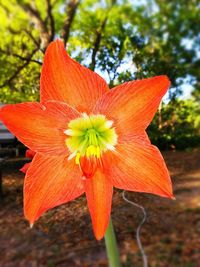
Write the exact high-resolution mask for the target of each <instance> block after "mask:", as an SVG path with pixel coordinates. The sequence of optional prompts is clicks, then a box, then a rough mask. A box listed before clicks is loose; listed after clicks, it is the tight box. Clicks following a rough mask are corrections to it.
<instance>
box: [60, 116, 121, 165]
mask: <svg viewBox="0 0 200 267" xmlns="http://www.w3.org/2000/svg"><path fill="white" fill-rule="evenodd" d="M112 125H113V122H112V121H110V120H107V119H106V117H105V116H104V115H100V114H99V115H90V116H89V115H87V114H85V113H83V114H82V117H80V118H77V119H74V120H71V121H70V122H69V124H68V129H67V130H66V131H65V132H64V133H65V134H66V135H67V138H66V145H67V147H68V149H69V150H70V152H71V155H70V156H69V159H71V158H73V157H75V162H76V164H80V160H81V158H85V159H86V160H87V159H91V158H92V159H93V160H95V162H96V160H97V159H100V157H101V155H102V154H103V153H104V152H105V151H107V150H114V149H115V148H114V147H115V145H116V144H117V134H116V132H115V129H114V128H113V127H112Z"/></svg>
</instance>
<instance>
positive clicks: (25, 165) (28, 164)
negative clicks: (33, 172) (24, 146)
mask: <svg viewBox="0 0 200 267" xmlns="http://www.w3.org/2000/svg"><path fill="white" fill-rule="evenodd" d="M30 165H31V163H30V162H29V163H25V164H24V166H23V167H22V168H21V169H20V171H21V172H23V173H26V172H27V171H28V168H29V167H30Z"/></svg>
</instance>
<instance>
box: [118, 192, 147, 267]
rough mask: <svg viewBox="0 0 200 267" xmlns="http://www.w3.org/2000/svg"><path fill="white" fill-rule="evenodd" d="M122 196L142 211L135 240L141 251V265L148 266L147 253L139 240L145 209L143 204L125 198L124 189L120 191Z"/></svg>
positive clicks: (144, 219) (144, 218)
mask: <svg viewBox="0 0 200 267" xmlns="http://www.w3.org/2000/svg"><path fill="white" fill-rule="evenodd" d="M122 197H123V199H124V200H125V201H126V202H127V203H129V204H131V205H133V206H135V207H137V208H139V209H141V211H142V213H143V219H142V220H141V222H140V224H139V225H138V227H137V230H136V240H137V244H138V247H139V250H140V253H141V255H142V259H143V266H144V267H148V260H147V255H146V254H145V251H144V248H143V246H142V242H141V240H140V230H141V228H142V225H143V224H144V223H145V221H146V218H147V213H146V211H145V209H144V207H143V206H140V205H138V204H137V203H135V202H133V201H130V200H129V199H127V198H126V196H125V191H123V192H122Z"/></svg>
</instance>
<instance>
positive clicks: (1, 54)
mask: <svg viewBox="0 0 200 267" xmlns="http://www.w3.org/2000/svg"><path fill="white" fill-rule="evenodd" d="M198 14H199V10H198V0H192V1H190V2H188V1H186V0H174V1H167V0H146V3H139V4H137V3H135V2H134V1H130V0H129V1H128V0H101V1H97V0H84V1H81V0H58V1H54V0H0V38H1V40H3V42H1V45H0V64H1V66H3V68H1V70H0V102H19V101H24V100H33V99H38V90H39V74H40V68H41V64H42V60H43V55H44V52H45V49H46V48H47V46H48V44H49V43H50V42H51V41H52V40H54V39H55V38H58V37H59V38H62V39H63V41H64V43H65V44H66V47H67V50H68V52H69V53H70V54H71V55H72V56H73V57H74V58H75V59H76V60H78V61H79V62H81V63H82V64H85V65H86V66H89V67H90V68H91V69H93V70H95V71H97V72H100V73H101V74H103V75H104V76H105V77H106V79H107V80H108V82H109V84H110V86H111V87H112V86H114V85H116V84H118V83H120V82H124V81H128V80H130V79H135V78H143V77H149V76H153V75H159V74H167V75H168V76H169V78H170V79H171V81H172V87H174V88H176V90H175V91H174V90H172V91H171V94H170V98H173V97H174V96H176V95H177V94H178V93H179V92H180V85H181V84H182V83H183V82H184V79H185V78H188V79H189V80H191V81H193V84H194V86H195V84H197V81H198V80H199V75H200V74H199V72H198V67H199V65H200V60H199V57H198V49H199V46H200V45H199V37H198V36H199V35H198V34H199V29H198V25H199V23H200V21H199V20H200V18H199V16H198ZM174 92H175V94H174Z"/></svg>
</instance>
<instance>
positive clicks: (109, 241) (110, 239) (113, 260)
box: [104, 218, 121, 267]
mask: <svg viewBox="0 0 200 267" xmlns="http://www.w3.org/2000/svg"><path fill="white" fill-rule="evenodd" d="M104 238H105V244H106V251H107V256H108V262H109V267H121V263H120V259H119V251H118V247H117V241H116V237H115V232H114V228H113V224H112V220H111V218H110V223H109V225H108V228H107V230H106V234H105V237H104Z"/></svg>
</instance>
